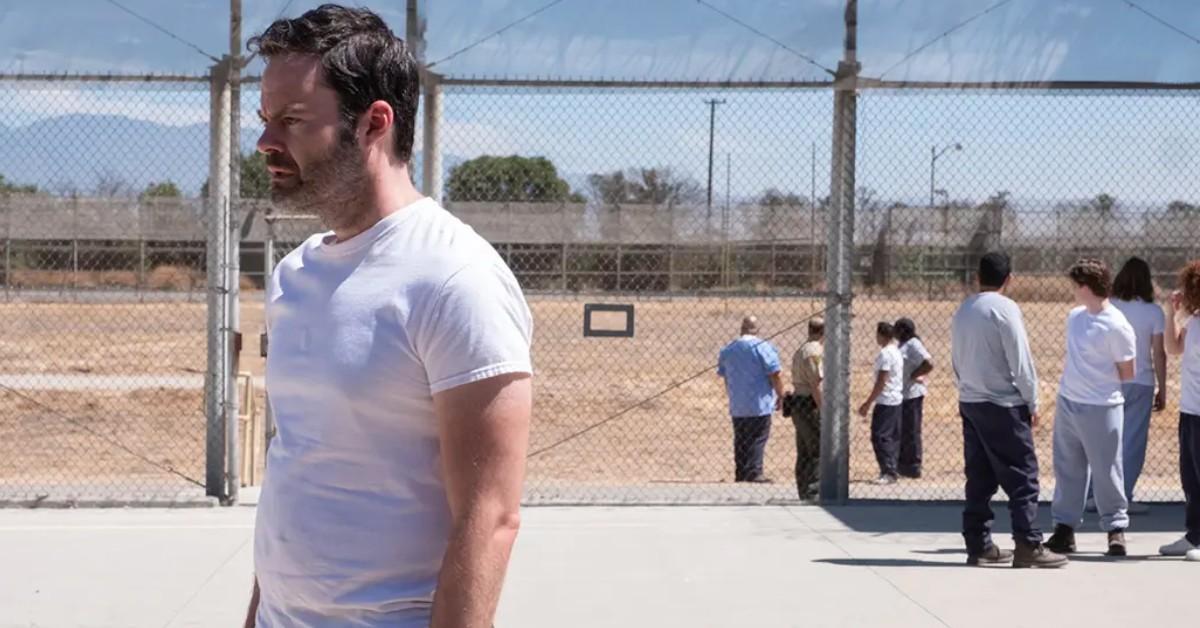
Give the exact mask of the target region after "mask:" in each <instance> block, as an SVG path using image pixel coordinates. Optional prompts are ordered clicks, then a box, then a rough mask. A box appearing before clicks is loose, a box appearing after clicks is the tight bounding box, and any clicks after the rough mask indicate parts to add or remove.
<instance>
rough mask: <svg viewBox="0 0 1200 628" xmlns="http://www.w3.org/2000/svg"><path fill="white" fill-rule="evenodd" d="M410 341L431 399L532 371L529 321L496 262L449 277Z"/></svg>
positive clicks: (512, 282) (511, 279) (518, 290)
mask: <svg viewBox="0 0 1200 628" xmlns="http://www.w3.org/2000/svg"><path fill="white" fill-rule="evenodd" d="M414 337H415V340H416V342H415V346H416V350H417V352H418V355H419V357H420V359H421V361H422V362H423V363H424V365H425V372H426V375H427V377H428V379H429V388H430V391H431V392H432V393H434V394H436V393H439V392H442V391H445V390H449V389H451V388H456V387H458V386H463V385H465V384H470V383H472V382H477V381H480V380H484V379H488V378H492V377H496V376H499V375H506V374H510V373H532V372H533V366H532V363H531V360H530V344H531V343H532V338H533V317H532V315H531V314H530V313H529V307H528V305H526V303H525V297H524V296H523V295H522V294H521V288H520V286H519V285H518V284H517V280H516V278H514V277H513V276H512V273H511V272H509V271H508V269H507V268H505V267H504V266H502V265H500V264H498V263H492V262H487V263H479V264H472V265H469V266H467V267H465V268H463V269H461V270H459V271H458V272H456V273H455V274H454V275H453V276H452V277H450V279H448V280H447V281H446V283H445V284H444V285H443V286H442V287H441V289H440V291H439V292H438V294H437V296H436V297H435V300H434V302H433V304H432V306H431V309H430V310H429V312H428V313H427V315H426V316H425V317H424V318H423V319H422V320H421V326H420V328H419V329H417V330H416V331H415V333H414Z"/></svg>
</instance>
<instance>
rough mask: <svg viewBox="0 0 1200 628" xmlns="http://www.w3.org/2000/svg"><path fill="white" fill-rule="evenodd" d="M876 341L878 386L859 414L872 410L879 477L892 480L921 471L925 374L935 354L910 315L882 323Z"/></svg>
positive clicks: (885, 481)
mask: <svg viewBox="0 0 1200 628" xmlns="http://www.w3.org/2000/svg"><path fill="white" fill-rule="evenodd" d="M875 342H877V343H878V344H879V355H878V356H876V358H875V368H874V370H873V371H872V377H873V380H872V381H873V386H872V388H871V394H870V395H868V396H867V400H866V401H865V402H863V404H862V405H861V406H859V408H858V414H859V416H861V417H863V418H866V417H867V415H868V413H869V414H870V416H871V446H872V447H873V448H874V450H875V460H876V462H878V463H879V477H878V478H877V479H876V480H875V483H876V484H880V485H887V484H895V483H896V481H897V480H898V479H899V478H900V477H906V478H912V479H917V478H920V477H921V458H922V454H921V450H922V446H921V422H922V419H923V418H924V416H925V395H926V393H927V392H928V388H927V387H926V381H925V378H926V377H927V376H928V375H929V374H930V373H931V372H933V356H932V355H930V354H929V350H928V349H926V348H925V344H924V343H922V342H921V338H920V336H918V335H917V326H916V324H915V323H913V321H912V319H909V318H901V319H900V320H898V321H896V322H895V323H887V322H883V323H879V324H878V325H876V326H875ZM872 405H874V410H872V408H871V406H872Z"/></svg>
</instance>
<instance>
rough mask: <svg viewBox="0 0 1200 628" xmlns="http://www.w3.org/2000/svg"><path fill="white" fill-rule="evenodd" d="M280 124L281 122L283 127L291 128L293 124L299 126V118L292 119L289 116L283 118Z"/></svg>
mask: <svg viewBox="0 0 1200 628" xmlns="http://www.w3.org/2000/svg"><path fill="white" fill-rule="evenodd" d="M281 122H283V126H292V125H295V124H299V123H300V119H299V118H293V117H290V116H288V117H285V118H283V119H282V120H281Z"/></svg>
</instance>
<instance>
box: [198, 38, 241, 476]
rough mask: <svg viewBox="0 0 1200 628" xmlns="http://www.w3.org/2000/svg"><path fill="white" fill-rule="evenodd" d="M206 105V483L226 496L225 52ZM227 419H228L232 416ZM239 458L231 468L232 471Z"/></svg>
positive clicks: (227, 224) (227, 222)
mask: <svg viewBox="0 0 1200 628" xmlns="http://www.w3.org/2000/svg"><path fill="white" fill-rule="evenodd" d="M209 89H210V110H209V162H208V173H209V181H210V182H211V184H210V185H209V190H208V192H209V194H208V203H209V205H208V208H207V209H208V212H207V213H208V224H207V225H206V226H207V234H208V242H207V246H206V248H205V257H206V262H207V269H206V280H207V288H208V307H207V314H208V339H207V341H208V342H207V344H208V360H207V361H208V364H207V369H206V372H205V386H204V391H205V418H206V423H205V424H206V429H205V445H206V448H205V465H204V468H205V474H204V479H205V489H206V492H207V493H208V494H209V495H212V496H214V497H219V498H221V499H227V498H228V496H229V495H228V486H229V485H228V484H226V477H225V471H226V468H225V466H226V464H227V458H226V453H227V452H226V441H227V437H228V433H229V431H230V430H229V429H228V428H227V423H230V422H232V423H234V428H235V429H234V430H233V431H234V434H235V435H236V421H237V417H236V416H234V417H229V416H228V414H227V408H226V403H227V401H228V394H227V392H226V390H227V388H228V386H229V383H230V381H231V379H232V374H231V373H230V370H231V369H230V368H229V367H230V362H229V349H230V343H229V320H228V316H229V286H228V282H229V274H228V272H227V269H226V266H227V259H226V258H227V257H228V255H229V244H228V242H227V238H228V237H229V236H230V216H229V213H230V206H229V161H230V160H229V140H230V136H229V107H230V93H229V57H226V58H224V59H223V60H221V61H220V62H219V63H217V64H216V65H215V66H213V68H212V74H211V82H210V86H209ZM229 419H232V420H231V421H230V420H229ZM236 469H237V464H233V465H230V469H229V471H230V472H231V473H236Z"/></svg>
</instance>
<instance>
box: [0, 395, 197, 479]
mask: <svg viewBox="0 0 1200 628" xmlns="http://www.w3.org/2000/svg"><path fill="white" fill-rule="evenodd" d="M0 390H6V391H8V392H9V393H12V395H13V396H15V397H17V398H19V399H22V400H24V401H27V402H29V403H31V404H33V405H35V406H37V407H39V408H41V409H43V410H45V411H46V412H49V413H50V414H51V415H53V416H56V417H58V418H60V419H62V420H63V421H65V422H66V423H69V424H70V425H73V426H75V427H77V428H79V429H81V430H83V431H85V432H87V433H89V434H91V435H92V436H95V437H96V438H99V439H100V440H102V441H106V442H107V443H108V444H109V445H112V446H113V447H115V448H116V449H119V450H121V451H123V452H125V453H127V454H129V455H130V456H133V457H134V458H137V459H138V460H141V461H142V462H144V463H146V464H148V465H150V466H152V467H154V468H156V469H158V470H159V471H164V472H166V473H170V474H171V475H175V476H179V477H180V478H183V479H184V480H187V481H188V482H191V483H192V484H195V485H196V486H199V487H201V488H204V482H201V481H200V480H197V479H195V478H192V477H189V476H187V475H185V474H184V473H183V472H181V471H179V470H177V469H175V467H172V466H171V465H169V464H163V463H159V462H155V461H153V460H151V459H150V458H148V457H146V456H143V455H142V454H139V453H138V452H136V451H134V450H133V449H132V448H131V447H129V446H128V445H126V444H125V443H123V442H121V441H120V440H118V439H117V438H116V437H115V436H109V435H108V434H104V433H102V432H98V431H96V430H94V429H92V428H91V427H89V426H88V425H87V424H86V423H83V422H81V421H79V420H78V419H75V418H72V417H71V416H70V415H68V414H66V413H65V412H61V411H59V410H55V409H54V408H51V407H50V406H48V405H46V404H44V403H42V402H40V401H38V400H37V399H34V398H33V397H30V396H29V395H26V394H25V393H22V392H20V391H19V390H17V389H15V388H13V387H11V386H8V385H7V384H0Z"/></svg>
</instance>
